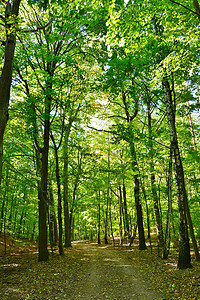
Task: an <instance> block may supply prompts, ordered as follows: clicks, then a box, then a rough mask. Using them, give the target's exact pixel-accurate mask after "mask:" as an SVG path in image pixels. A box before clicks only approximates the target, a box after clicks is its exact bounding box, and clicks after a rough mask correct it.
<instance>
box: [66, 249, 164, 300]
mask: <svg viewBox="0 0 200 300" xmlns="http://www.w3.org/2000/svg"><path fill="white" fill-rule="evenodd" d="M78 247H79V248H80V249H81V252H82V259H83V260H85V261H86V262H87V266H85V267H86V270H87V272H85V271H86V270H84V271H83V272H82V274H81V277H79V280H78V282H77V286H76V288H75V290H74V293H73V295H72V297H71V299H112V300H114V299H135V300H146V299H147V300H148V299H149V300H157V299H163V297H162V296H161V295H159V294H157V293H156V291H155V290H153V289H152V287H151V286H150V285H149V284H148V283H147V282H145V281H144V279H142V274H140V272H139V268H138V266H137V265H135V264H134V261H131V260H130V259H128V258H127V255H126V253H123V251H119V250H117V249H114V248H111V247H106V246H105V247H98V246H96V245H92V244H89V245H81V244H80V245H79V246H78Z"/></svg>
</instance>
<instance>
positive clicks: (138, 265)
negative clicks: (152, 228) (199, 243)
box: [0, 242, 200, 300]
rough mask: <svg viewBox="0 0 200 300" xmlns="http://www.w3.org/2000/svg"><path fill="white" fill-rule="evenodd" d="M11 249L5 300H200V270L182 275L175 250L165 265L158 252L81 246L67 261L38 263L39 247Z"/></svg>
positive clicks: (4, 265)
mask: <svg viewBox="0 0 200 300" xmlns="http://www.w3.org/2000/svg"><path fill="white" fill-rule="evenodd" d="M8 249H9V247H8ZM10 250H11V255H10V254H7V255H6V256H5V255H2V256H0V299H1V300H4V299H9V300H12V299H72V300H73V299H112V300H114V299H136V300H137V299H138V300H145V299H147V300H148V299H149V300H150V299H151V300H156V299H182V300H183V299H191V300H192V299H195V300H197V299H200V267H199V266H200V265H199V264H197V263H195V262H194V261H193V265H194V268H192V269H188V270H185V271H179V270H177V268H176V263H175V261H176V253H175V251H174V253H172V254H173V255H172V256H171V257H170V258H169V260H168V261H163V260H162V259H161V258H159V257H158V255H157V250H154V252H153V254H151V253H150V249H149V250H145V251H139V250H138V248H137V246H135V247H133V248H129V247H126V246H123V247H119V246H118V247H113V246H111V245H106V246H105V245H100V246H98V245H97V244H95V243H83V242H77V243H74V244H73V248H72V249H68V250H65V255H64V256H62V257H60V256H59V255H57V254H54V255H51V257H50V260H49V261H48V262H42V263H38V262H37V251H36V250H37V248H36V245H35V244H27V245H19V244H17V245H16V244H13V246H12V248H11V249H10ZM0 251H1V248H0ZM1 254H2V253H1V252H0V255H1Z"/></svg>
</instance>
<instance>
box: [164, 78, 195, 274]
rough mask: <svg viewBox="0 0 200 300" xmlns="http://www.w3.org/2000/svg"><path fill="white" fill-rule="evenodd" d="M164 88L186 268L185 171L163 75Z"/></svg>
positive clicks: (182, 259) (181, 252) (181, 251)
mask: <svg viewBox="0 0 200 300" xmlns="http://www.w3.org/2000/svg"><path fill="white" fill-rule="evenodd" d="M163 90H164V96H165V105H166V111H167V117H168V124H169V129H170V137H171V147H172V155H173V162H174V171H175V180H176V188H177V195H178V207H179V258H178V268H179V269H186V268H190V267H191V256H190V244H189V237H188V226H187V218H186V203H187V202H188V199H187V193H186V189H185V179H184V171H183V166H182V161H181V156H180V151H179V146H178V138H177V132H176V125H175V108H174V107H173V102H172V94H171V89H170V85H169V81H168V79H167V75H166V76H165V77H163Z"/></svg>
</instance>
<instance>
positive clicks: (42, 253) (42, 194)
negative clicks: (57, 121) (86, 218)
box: [38, 79, 52, 261]
mask: <svg viewBox="0 0 200 300" xmlns="http://www.w3.org/2000/svg"><path fill="white" fill-rule="evenodd" d="M46 88H47V95H48V96H47V95H46V98H45V119H44V134H43V148H42V158H41V181H40V189H39V257H38V260H39V261H47V260H48V259H49V252H48V248H47V244H48V235H47V199H48V198H47V181H48V153H49V135H50V110H51V96H49V94H50V91H51V90H52V82H51V79H50V82H47V84H46Z"/></svg>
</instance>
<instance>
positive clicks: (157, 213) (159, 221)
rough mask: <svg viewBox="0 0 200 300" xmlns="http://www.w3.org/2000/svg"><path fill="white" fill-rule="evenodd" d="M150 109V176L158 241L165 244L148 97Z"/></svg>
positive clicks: (149, 112)
mask: <svg viewBox="0 0 200 300" xmlns="http://www.w3.org/2000/svg"><path fill="white" fill-rule="evenodd" d="M147 109H148V131H149V155H150V178H151V191H152V196H153V205H154V211H155V216H156V225H157V235H158V242H159V244H160V245H162V244H163V228H162V219H161V215H160V209H159V201H158V195H157V188H156V183H155V169H154V157H153V152H154V149H153V143H152V129H151V102H150V100H149V99H148V101H147Z"/></svg>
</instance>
